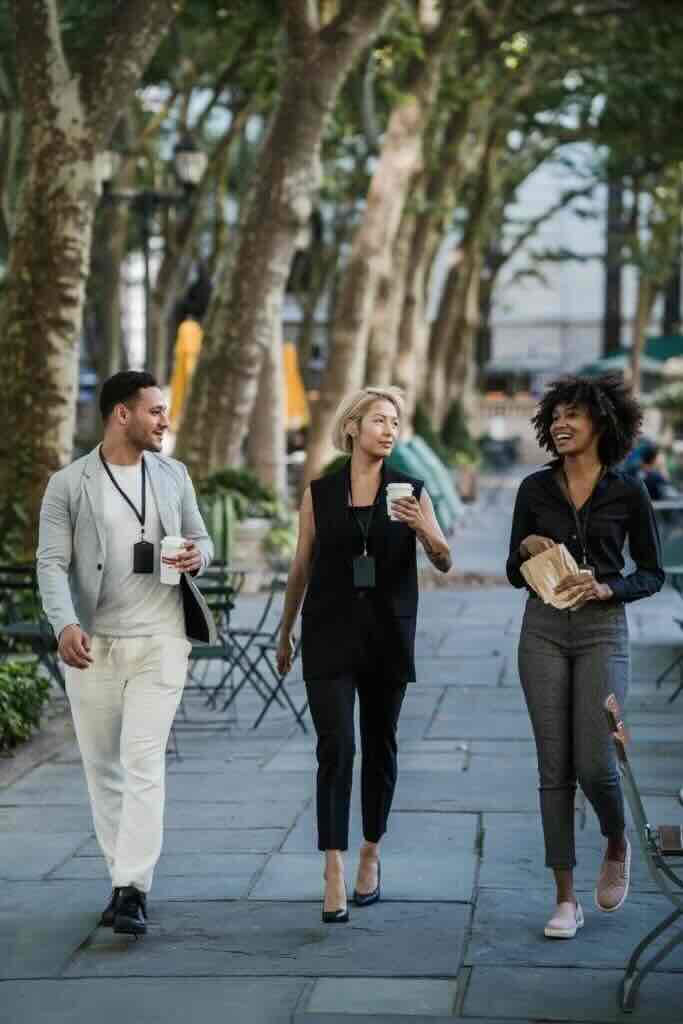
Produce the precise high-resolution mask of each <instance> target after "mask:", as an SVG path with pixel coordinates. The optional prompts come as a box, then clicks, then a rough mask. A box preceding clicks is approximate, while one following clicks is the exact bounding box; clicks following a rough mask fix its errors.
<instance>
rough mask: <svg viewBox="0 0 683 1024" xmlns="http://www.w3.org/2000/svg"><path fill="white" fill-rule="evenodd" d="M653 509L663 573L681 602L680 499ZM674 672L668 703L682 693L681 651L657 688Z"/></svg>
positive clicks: (681, 624)
mask: <svg viewBox="0 0 683 1024" xmlns="http://www.w3.org/2000/svg"><path fill="white" fill-rule="evenodd" d="M653 508H654V510H655V516H656V519H657V525H658V527H659V535H660V538H661V543H662V564H663V566H664V571H665V573H666V575H667V577H668V579H669V581H670V583H671V585H672V586H673V588H674V590H675V591H676V592H677V594H678V595H679V597H681V598H682V599H683V500H681V499H680V498H679V499H667V500H666V501H655V502H653ZM674 622H675V623H676V625H677V626H678V628H679V629H681V630H683V619H678V618H676V617H674ZM675 669H678V686H677V687H676V689H675V690H674V692H673V693H672V694H671V696H670V697H669V700H668V703H669V704H672V703H673V702H674V701H675V700H676V698H677V697H678V696H679V694H680V693H682V692H683V651H682V652H681V653H680V654H678V655H677V656H676V657H675V658H674V660H673V661H672V662H671V664H670V665H668V666H667V668H665V669H664V671H663V672H660V674H659V675H658V676H657V679H656V681H655V686H656V687H657V689H659V688H660V686H661V685H662V683H663V682H664V680H665V679H667V678H668V677H669V676H670V675H671V673H672V672H674V671H675Z"/></svg>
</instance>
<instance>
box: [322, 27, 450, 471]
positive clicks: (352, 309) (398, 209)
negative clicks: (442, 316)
mask: <svg viewBox="0 0 683 1024" xmlns="http://www.w3.org/2000/svg"><path fill="white" fill-rule="evenodd" d="M432 38H433V39H434V40H435V42H434V45H431V46H429V45H428V46H427V47H426V53H425V57H424V60H423V61H422V62H421V63H420V64H419V65H418V66H416V67H415V68H414V69H413V72H412V75H411V80H410V81H409V83H407V86H406V87H404V89H403V91H402V96H403V99H402V101H400V102H399V104H398V106H397V107H396V108H395V109H394V110H393V111H392V113H391V115H390V118H389V124H388V126H387V130H386V134H385V136H384V141H383V143H382V149H381V152H380V156H379V160H378V163H377V167H376V169H375V172H374V174H373V176H372V181H371V182H370V188H369V191H368V196H367V202H366V207H365V212H364V215H363V219H362V221H361V223H360V225H359V227H358V230H357V231H356V235H355V238H354V241H353V245H352V248H351V254H350V257H349V262H348V264H347V266H346V268H345V270H344V274H343V278H342V282H341V286H340V289H339V296H338V300H337V306H336V309H335V318H334V324H333V327H332V332H331V338H330V348H329V355H328V362H327V366H326V369H325V373H324V376H323V382H322V386H321V390H320V398H319V400H318V401H317V402H316V404H315V406H314V408H313V416H312V423H311V431H310V436H309V442H308V451H307V458H306V465H305V468H304V474H303V476H304V481H305V482H306V483H308V481H310V480H311V479H313V477H315V476H317V475H318V474H319V473H320V471H321V470H322V468H323V466H324V465H325V463H326V462H327V461H328V459H329V458H330V456H331V455H332V443H331V439H330V433H331V427H332V421H333V418H334V414H335V410H336V409H337V406H338V405H339V402H340V401H341V399H342V397H343V396H344V395H345V394H347V393H348V392H351V391H354V390H355V389H356V388H360V387H361V386H362V384H363V380H364V378H365V368H366V361H367V345H368V335H369V331H370V326H371V320H372V312H373V308H374V304H375V301H376V298H377V291H378V288H379V284H380V281H381V280H382V276H384V277H386V278H388V277H389V275H390V274H391V265H392V256H393V249H394V244H395V241H396V236H397V233H398V230H399V226H400V223H401V217H402V214H403V210H404V207H405V203H406V199H407V196H408V192H409V189H410V186H411V184H412V182H413V181H414V178H415V175H416V174H417V173H418V172H419V171H420V170H421V164H422V134H423V131H424V127H425V123H426V122H427V121H428V119H429V115H430V111H431V108H432V106H433V103H434V100H435V97H436V93H437V89H438V83H439V77H440V71H441V61H442V58H443V55H444V50H445V47H446V42H447V40H448V39H449V35H448V33H447V32H446V31H445V26H444V23H443V22H442V23H441V25H440V26H439V28H438V29H436V30H434V33H433V35H432Z"/></svg>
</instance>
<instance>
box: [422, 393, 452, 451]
mask: <svg viewBox="0 0 683 1024" xmlns="http://www.w3.org/2000/svg"><path fill="white" fill-rule="evenodd" d="M413 429H414V431H415V433H416V434H418V435H419V436H420V437H421V438H422V440H423V441H425V442H426V443H427V444H428V445H429V447H430V448H431V449H432V451H433V452H434V453H435V454H436V455H438V456H439V458H440V459H441V461H442V462H449V461H450V458H451V453H450V452H449V451H448V448H447V447H446V445H445V444H444V443H443V440H442V439H441V437H440V436H439V434H438V433H437V432H436V430H434V427H433V426H432V424H431V421H430V419H429V416H428V415H427V412H426V410H425V407H424V405H423V404H422V402H418V403H417V405H416V406H415V416H414V418H413Z"/></svg>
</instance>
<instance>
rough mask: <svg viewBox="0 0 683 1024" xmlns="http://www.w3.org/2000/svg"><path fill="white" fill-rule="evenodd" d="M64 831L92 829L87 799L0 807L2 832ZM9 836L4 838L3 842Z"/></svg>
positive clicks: (60, 833) (0, 831)
mask: <svg viewBox="0 0 683 1024" xmlns="http://www.w3.org/2000/svg"><path fill="white" fill-rule="evenodd" d="M29 832H30V833H33V835H41V836H42V835H63V834H64V833H66V832H78V833H83V832H85V833H90V832H92V817H91V815H90V807H89V806H88V803H87V802H86V803H84V804H81V805H79V806H76V805H72V806H69V805H67V806H65V807H60V806H59V805H55V806H51V807H40V806H26V807H0V835H20V834H21V833H29ZM4 842H6V840H3V843H4Z"/></svg>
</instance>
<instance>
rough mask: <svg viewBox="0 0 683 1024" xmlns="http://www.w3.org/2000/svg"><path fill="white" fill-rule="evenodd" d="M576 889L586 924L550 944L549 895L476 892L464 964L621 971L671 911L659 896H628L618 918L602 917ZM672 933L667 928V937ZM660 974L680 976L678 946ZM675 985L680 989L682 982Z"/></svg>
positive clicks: (682, 959) (682, 949)
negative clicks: (640, 941) (641, 940)
mask: <svg viewBox="0 0 683 1024" xmlns="http://www.w3.org/2000/svg"><path fill="white" fill-rule="evenodd" d="M577 890H578V896H579V899H580V901H581V905H582V907H583V910H584V914H585V918H586V923H585V925H584V927H583V928H582V929H581V931H580V932H579V933H578V934H577V936H576V938H575V939H574V940H572V942H552V941H549V940H548V939H546V938H545V936H544V935H543V927H544V925H545V923H546V921H547V919H548V917H550V914H551V913H552V911H553V909H554V897H553V895H552V894H549V893H548V892H544V891H539V890H538V889H536V888H530V889H528V890H527V891H526V892H524V893H521V892H510V891H503V890H500V891H488V892H480V894H479V898H478V899H477V908H476V911H475V914H474V920H473V924H472V941H471V942H470V944H469V947H468V951H467V957H466V962H467V963H468V964H473V965H481V966H486V967H492V966H496V965H500V966H502V965H511V964H519V965H520V967H529V966H531V965H535V966H542V967H565V968H566V967H572V968H575V967H588V968H600V967H622V966H623V965H624V964H625V963H626V961H627V960H628V958H629V956H630V955H631V953H632V951H633V948H634V946H635V945H636V942H637V940H638V939H639V938H642V937H643V936H644V935H646V934H647V932H649V931H650V929H651V928H654V927H655V925H657V924H659V922H660V921H662V920H664V919H665V918H666V917H667V916H668V915H669V914H670V913H671V910H672V906H671V904H670V903H669V901H668V900H666V899H665V898H664V897H663V896H662V895H661V894H656V895H655V894H652V895H643V894H642V893H637V894H634V893H631V894H630V895H629V899H628V900H627V902H626V904H625V905H624V907H623V908H622V909H621V910H620V911H619V912H618V913H616V914H602V913H601V912H600V911H599V910H598V909H597V907H596V906H595V903H594V900H593V890H592V888H591V889H590V891H588V892H582V891H581V886H580V885H577ZM674 934H675V929H672V930H670V932H669V933H668V936H669V937H671V936H673V935H674ZM660 970H662V971H664V972H667V973H668V972H671V971H676V970H677V971H683V945H681V946H679V947H678V949H676V950H674V951H673V952H672V953H671V955H670V956H669V957H667V958H666V960H664V961H663V963H662V964H661V968H660ZM680 981H681V985H683V977H682V978H681V979H680ZM682 991H683V989H682ZM682 1005H683V1004H682Z"/></svg>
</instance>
